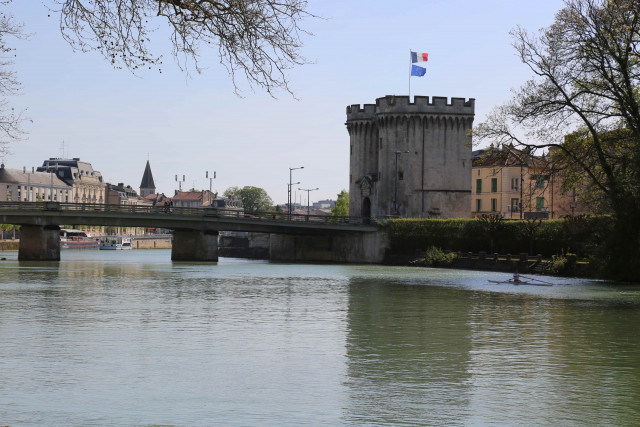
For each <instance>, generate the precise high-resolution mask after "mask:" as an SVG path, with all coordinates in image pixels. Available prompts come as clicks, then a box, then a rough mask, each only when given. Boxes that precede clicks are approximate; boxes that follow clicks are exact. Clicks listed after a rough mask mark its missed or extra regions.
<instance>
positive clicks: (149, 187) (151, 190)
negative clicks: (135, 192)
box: [140, 160, 156, 197]
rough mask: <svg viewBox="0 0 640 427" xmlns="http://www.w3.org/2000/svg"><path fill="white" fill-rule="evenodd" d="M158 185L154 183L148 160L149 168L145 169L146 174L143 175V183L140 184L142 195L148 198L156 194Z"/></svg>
mask: <svg viewBox="0 0 640 427" xmlns="http://www.w3.org/2000/svg"><path fill="white" fill-rule="evenodd" d="M155 192H156V184H155V183H154V182H153V174H152V173H151V165H150V164H149V160H147V166H146V167H145V168H144V174H143V175H142V182H141V183H140V195H141V196H142V197H147V196H149V195H151V194H155Z"/></svg>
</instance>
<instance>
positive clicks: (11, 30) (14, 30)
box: [0, 0, 25, 157]
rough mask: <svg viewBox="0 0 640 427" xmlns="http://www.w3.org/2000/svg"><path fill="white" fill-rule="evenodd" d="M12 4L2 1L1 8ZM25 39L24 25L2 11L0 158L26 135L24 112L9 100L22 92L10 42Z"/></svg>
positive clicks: (0, 40) (0, 42)
mask: <svg viewBox="0 0 640 427" xmlns="http://www.w3.org/2000/svg"><path fill="white" fill-rule="evenodd" d="M10 2H11V0H5V1H0V8H1V7H3V6H6V5H7V4H8V3H10ZM24 37H25V34H24V33H23V28H22V25H21V24H18V23H17V22H16V21H15V19H14V18H13V16H12V15H9V14H7V13H4V12H3V11H2V10H1V9H0V157H4V156H5V155H7V154H8V149H9V143H10V142H12V141H15V140H18V139H20V138H21V137H22V136H23V134H24V131H23V130H22V128H21V127H20V124H21V123H22V121H23V120H24V112H23V111H16V110H15V109H14V108H12V107H11V104H10V102H9V99H8V98H9V97H11V96H15V95H17V94H18V93H19V92H20V83H19V81H18V79H17V78H16V73H15V70H14V69H13V56H14V53H13V52H14V50H13V48H12V47H11V45H10V40H11V39H16V38H18V39H20V38H24Z"/></svg>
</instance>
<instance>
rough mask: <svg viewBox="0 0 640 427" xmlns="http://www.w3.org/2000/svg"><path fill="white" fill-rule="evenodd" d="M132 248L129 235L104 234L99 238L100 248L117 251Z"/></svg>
mask: <svg viewBox="0 0 640 427" xmlns="http://www.w3.org/2000/svg"><path fill="white" fill-rule="evenodd" d="M127 249H133V244H132V242H131V237H129V236H106V237H103V238H102V239H100V250H103V251H117V250H127Z"/></svg>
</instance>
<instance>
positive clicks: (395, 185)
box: [393, 150, 409, 215]
mask: <svg viewBox="0 0 640 427" xmlns="http://www.w3.org/2000/svg"><path fill="white" fill-rule="evenodd" d="M408 152H409V150H405V151H396V152H395V155H396V174H395V176H394V177H393V214H394V215H398V156H399V155H400V154H402V153H408Z"/></svg>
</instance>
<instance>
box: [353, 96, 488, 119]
mask: <svg viewBox="0 0 640 427" xmlns="http://www.w3.org/2000/svg"><path fill="white" fill-rule="evenodd" d="M475 102H476V100H475V99H474V98H469V99H468V100H466V99H465V98H451V101H450V102H449V99H448V98H447V97H445V96H433V97H431V98H430V97H428V96H415V97H414V98H413V102H410V98H409V97H408V96H396V95H387V96H385V97H383V98H378V99H376V103H375V105H374V104H364V106H363V108H360V104H353V105H350V106H348V107H347V121H351V120H367V119H372V118H374V117H375V116H376V115H378V114H407V113H408V114H411V113H419V114H455V115H471V116H473V115H474V114H475Z"/></svg>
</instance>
